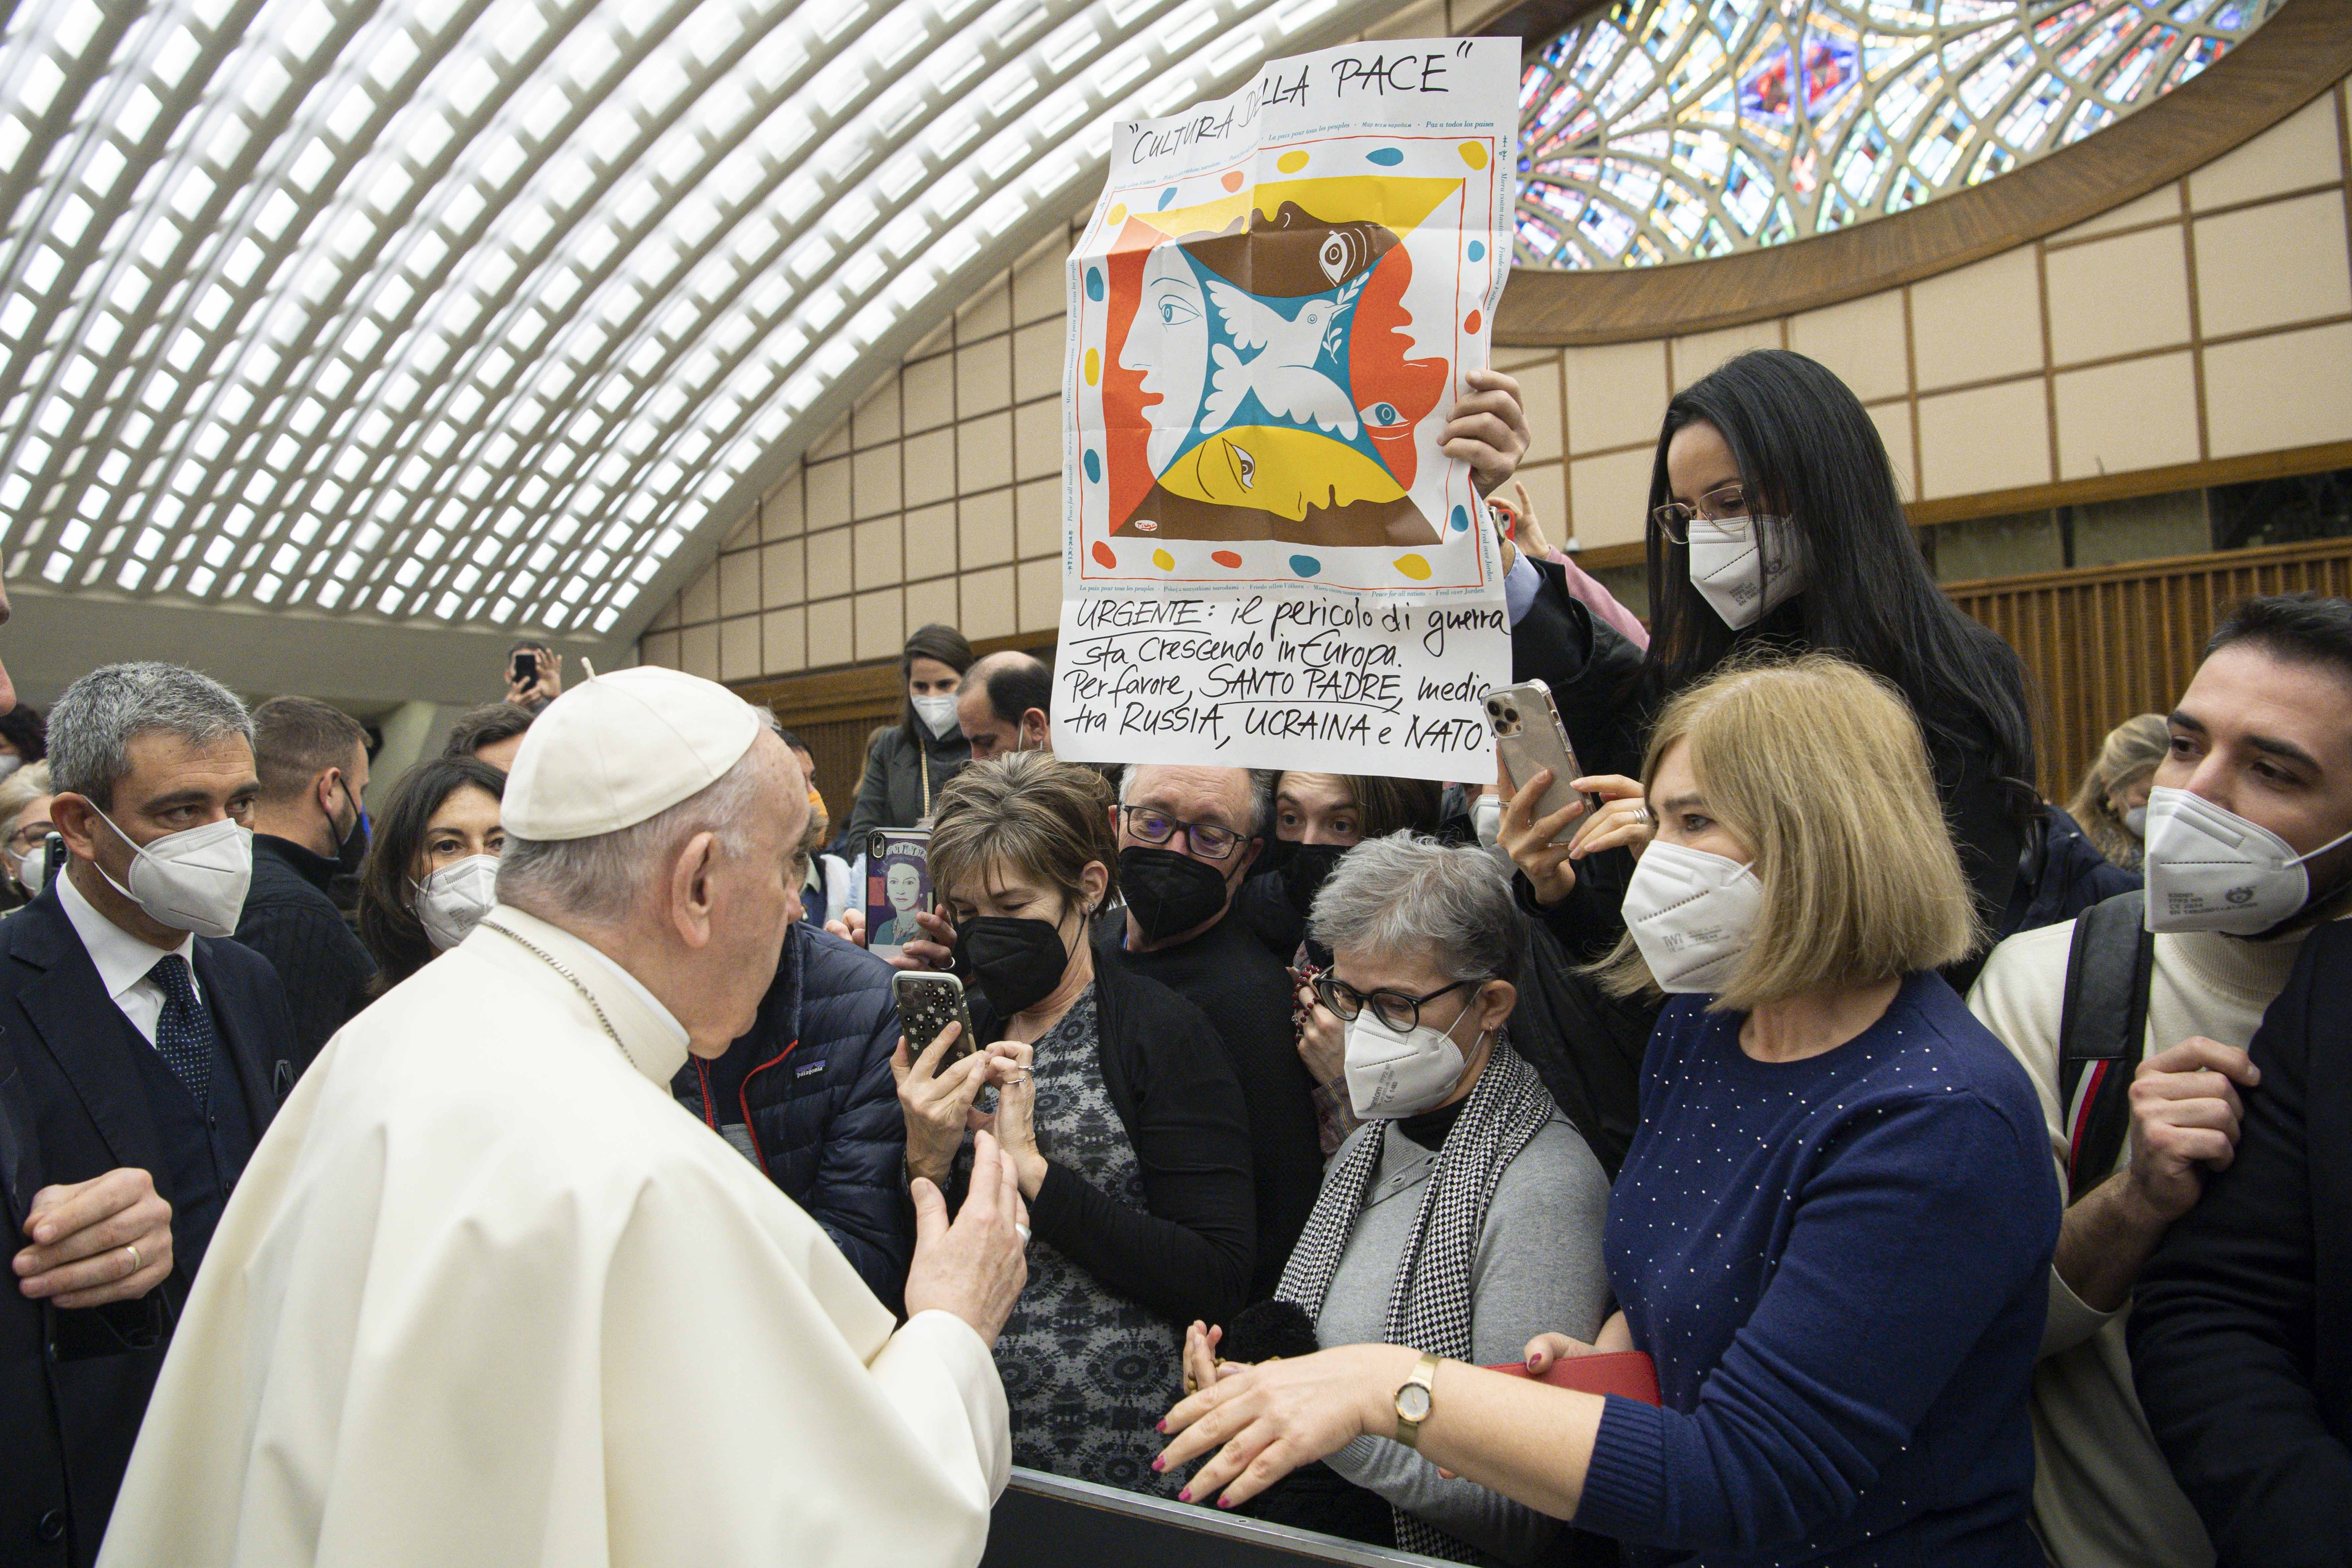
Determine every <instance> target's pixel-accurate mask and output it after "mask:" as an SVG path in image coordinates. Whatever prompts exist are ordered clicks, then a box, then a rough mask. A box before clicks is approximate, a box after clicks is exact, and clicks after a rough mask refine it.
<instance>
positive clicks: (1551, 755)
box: [1483, 680, 1601, 844]
mask: <svg viewBox="0 0 2352 1568" xmlns="http://www.w3.org/2000/svg"><path fill="white" fill-rule="evenodd" d="M1483 700H1484V701H1485V702H1486V722H1487V723H1488V724H1490V725H1492V726H1493V727H1494V731H1495V750H1496V751H1497V752H1500V753H1501V754H1502V758H1503V765H1504V766H1505V767H1507V768H1508V769H1509V770H1510V773H1511V783H1512V784H1513V786H1514V787H1517V786H1523V785H1525V784H1526V783H1527V782H1528V780H1529V779H1531V778H1533V777H1535V776H1536V774H1538V773H1541V772H1543V770H1544V769H1546V768H1549V769H1550V770H1551V774H1552V777H1551V783H1550V784H1549V785H1547V786H1546V787H1545V789H1544V793H1543V798H1542V799H1541V800H1539V801H1538V802H1537V803H1536V816H1538V817H1544V816H1550V815H1551V814H1552V813H1554V812H1556V811H1559V810H1560V809H1561V808H1562V807H1564V806H1567V805H1570V803H1571V802H1575V801H1582V802H1583V803H1584V805H1585V810H1586V811H1587V812H1591V810H1592V809H1594V808H1595V807H1596V806H1598V805H1600V804H1601V803H1600V802H1599V801H1598V800H1596V799H1594V798H1593V797H1592V796H1591V795H1585V794H1582V793H1580V791H1577V790H1573V789H1570V787H1569V781H1570V779H1579V778H1582V777H1583V776H1584V770H1583V768H1581V767H1580V766H1579V765H1578V763H1577V761H1576V748H1575V747H1573V746H1571V745H1570V744H1569V743H1568V727H1567V726H1566V725H1564V724H1562V723H1561V722H1560V721H1559V709H1558V708H1556V707H1554V706H1553V705H1552V700H1551V688H1550V687H1549V686H1547V685H1545V684H1544V683H1543V682H1542V681H1540V680H1528V681H1522V682H1521V683H1520V684H1518V685H1517V686H1498V687H1496V688H1495V689H1493V690H1492V691H1489V692H1487V693H1486V697H1485V698H1484V699H1483ZM1504 804H1505V805H1509V804H1510V801H1509V797H1508V796H1505V797H1504ZM1581 826H1584V818H1583V817H1581V816H1577V817H1572V818H1570V821H1569V824H1568V826H1567V827H1566V829H1564V832H1565V833H1566V834H1567V836H1568V837H1570V838H1572V837H1575V835H1576V830H1577V829H1578V828H1579V827H1581ZM1552 842H1553V843H1555V844H1562V843H1565V842H1567V838H1555V839H1553V840H1552Z"/></svg>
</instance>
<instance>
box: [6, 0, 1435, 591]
mask: <svg viewBox="0 0 2352 1568" xmlns="http://www.w3.org/2000/svg"><path fill="white" fill-rule="evenodd" d="M1337 6H1338V0H1095V3H1092V4H1088V3H1086V0H1003V3H1001V4H996V5H986V4H984V3H983V0H904V3H899V4H895V5H894V4H889V3H887V0H823V3H821V4H798V5H795V4H789V3H786V0H704V3H701V4H696V3H693V0H679V3H675V4H668V5H664V4H662V0H574V3H572V4H568V5H567V4H564V3H563V0H404V3H401V4H369V3H367V0H342V3H338V0H177V3H169V4H157V5H151V6H148V7H146V8H144V9H138V8H133V7H129V6H120V5H110V6H101V5H98V4H96V3H94V0H30V3H27V4H20V5H17V6H16V7H15V9H14V12H13V15H12V16H11V17H10V19H9V22H8V24H7V26H6V30H5V33H0V169H5V171H6V173H5V175H0V193H5V208H0V210H5V212H6V213H7V214H8V217H7V220H6V227H5V231H0V521H5V531H0V558H5V565H6V571H7V574H8V575H9V576H10V577H11V578H13V579H16V580H20V581H28V582H37V583H43V584H52V585H54V586H56V587H57V588H59V589H63V590H76V589H85V588H86V589H93V590H105V591H108V592H111V593H117V594H131V595H156V594H164V595H171V596H173V597H174V598H183V599H194V600H197V601H205V602H213V603H222V604H241V605H268V606H288V607H293V606H299V607H302V608H306V609H310V610H316V611H327V612H332V613H334V614H338V615H351V614H365V615H369V616H383V617H388V618H393V619H397V620H402V621H408V620H417V619H427V620H437V621H442V622H449V623H484V622H487V623H492V624H499V625H517V626H525V625H527V626H543V627H547V628H550V629H557V630H564V629H569V630H574V631H579V632H583V633H585V632H591V631H593V633H596V634H603V633H605V632H607V631H610V630H611V629H612V628H613V627H614V625H615V623H616V622H618V621H620V620H621V618H622V616H623V615H624V613H625V611H626V610H627V608H628V606H629V605H631V603H632V602H633V601H634V600H635V599H636V598H637V597H638V595H640V594H641V593H642V592H643V591H644V588H645V585H646V584H647V583H648V582H649V581H651V580H652V579H653V578H654V577H655V576H656V574H658V573H659V572H660V571H661V569H662V566H663V563H664V562H665V561H667V559H668V558H669V557H670V556H672V555H673V554H674V553H676V552H677V550H678V549H679V547H680V545H681V544H682V543H683V542H685V540H686V539H687V537H688V534H689V533H691V532H692V531H695V530H696V529H697V527H698V525H702V524H704V523H705V522H706V521H709V523H710V524H711V525H713V526H717V525H718V524H719V523H720V522H721V521H732V519H731V518H730V519H726V520H721V519H719V518H714V517H712V516H711V513H712V510H713V509H714V508H715V507H718V506H719V505H721V504H722V503H723V502H725V501H727V500H729V499H730V498H737V499H738V500H739V501H740V497H739V495H738V492H739V491H740V490H741V489H742V488H743V486H744V484H745V482H746V476H747V475H749V474H751V473H752V472H753V470H754V469H755V468H757V467H758V466H759V465H760V464H761V460H762V458H768V457H770V456H771V455H772V452H773V451H774V450H775V449H776V448H777V447H778V444H779V443H780V442H782V441H783V440H784V438H785V437H786V434H787V432H788V431H789V430H791V429H792V428H793V423H794V421H795V419H796V417H798V416H803V415H804V414H806V413H808V411H810V410H811V409H812V408H814V407H816V406H817V405H819V403H820V400H821V399H825V398H827V397H828V396H829V395H836V394H838V392H839V391H840V387H841V384H843V382H844V378H845V377H851V378H853V379H856V378H859V377H863V376H865V375H870V374H872V372H873V370H874V369H876V368H877V367H878V360H879V358H881V357H883V356H884V355H885V353H886V351H887V352H888V353H895V352H896V351H895V349H892V348H891V347H890V343H889V342H887V341H886V340H890V339H891V338H892V337H893V334H894V333H896V334H898V335H899V336H903V335H904V332H903V331H902V329H903V328H905V327H906V325H907V324H908V318H909V317H910V316H915V315H922V316H927V317H930V318H937V317H938V316H940V315H942V314H943V313H944V311H945V310H946V309H947V308H948V307H949V306H950V305H951V304H952V303H953V302H954V301H953V300H951V299H948V298H945V297H943V296H944V292H945V291H946V290H948V289H950V284H951V283H952V282H953V281H954V279H955V278H956V275H957V274H958V272H959V270H960V269H963V268H968V266H969V265H970V264H971V263H972V262H974V261H975V260H976V259H979V258H986V257H989V256H992V255H994V254H995V253H997V252H998V251H1001V250H1002V249H1003V247H1004V244H1005V242H1006V241H1007V239H1008V237H1018V233H1028V234H1031V235H1033V236H1034V233H1035V232H1036V231H1037V228H1038V224H1039V222H1040V220H1041V218H1042V220H1043V221H1044V222H1045V223H1046V224H1047V225H1049V226H1050V225H1054V224H1058V223H1060V222H1061V221H1063V220H1064V219H1065V218H1066V215H1067V214H1068V213H1069V212H1071V211H1072V210H1074V209H1075V208H1076V206H1077V205H1079V204H1080V203H1081V202H1082V201H1083V200H1084V198H1085V195H1087V189H1088V187H1089V185H1090V184H1092V183H1094V182H1098V181H1099V179H1100V178H1101V162H1102V159H1103V158H1104V156H1105V155H1106V153H1107V152H1108V146H1109V140H1110V126H1111V122H1112V121H1113V120H1114V119H1115V118H1116V117H1117V116H1118V115H1120V114H1133V113H1146V114H1151V113H1161V112H1166V111H1167V110H1171V109H1173V108H1176V107H1179V106H1181V104H1183V103H1185V102H1187V101H1190V100H1194V99H1197V98H1200V97H1203V96H1206V95H1210V94H1213V93H1217V92H1222V91H1226V90H1230V89H1231V87H1232V86H1233V85H1234V83H1236V82H1238V81H1240V80H1242V79H1245V78H1246V76H1247V74H1248V73H1249V72H1250V71H1251V70H1253V69H1255V67H1256V66H1257V64H1258V63H1259V62H1261V61H1262V60H1264V59H1265V58H1266V57H1267V56H1268V55H1271V54H1278V53H1283V52H1287V51H1289V50H1291V49H1293V48H1296V47H1313V46H1314V45H1316V44H1318V43H1319V42H1322V41H1325V38H1324V37H1323V36H1324V35H1328V34H1329V33H1330V32H1331V31H1332V28H1333V26H1334V23H1335V22H1336V21H1340V20H1344V21H1345V22H1346V24H1347V25H1348V26H1349V28H1350V29H1355V28H1360V27H1361V26H1364V25H1365V23H1366V21H1367V19H1368V18H1371V17H1377V16H1379V15H1381V14H1383V13H1384V12H1385V11H1387V10H1389V9H1392V8H1393V7H1392V6H1390V5H1371V6H1359V7H1356V8H1354V10H1353V11H1352V12H1351V13H1349V15H1347V16H1345V17H1338V16H1334V13H1335V10H1336V8H1337ZM1016 231H1018V232H1016Z"/></svg>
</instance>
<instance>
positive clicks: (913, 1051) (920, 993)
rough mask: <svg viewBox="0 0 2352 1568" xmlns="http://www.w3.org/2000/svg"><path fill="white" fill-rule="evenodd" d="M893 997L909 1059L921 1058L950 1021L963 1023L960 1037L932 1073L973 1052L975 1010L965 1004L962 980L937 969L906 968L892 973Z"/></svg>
mask: <svg viewBox="0 0 2352 1568" xmlns="http://www.w3.org/2000/svg"><path fill="white" fill-rule="evenodd" d="M890 996H891V999H892V1000H893V1001H895V1002H896V1003H898V1027H899V1029H900V1031H901V1032H902V1033H903V1034H905V1036H906V1037H907V1056H908V1060H910V1061H917V1060H919V1059H920V1058H921V1057H922V1055H923V1053H924V1052H926V1051H928V1050H929V1049H930V1048H931V1046H932V1043H933V1042H935V1041H936V1040H938V1039H939V1037H940V1036H941V1035H943V1034H945V1033H947V1029H948V1026H949V1025H950V1024H954V1025H957V1026H960V1027H959V1029H958V1032H957V1035H956V1037H955V1038H954V1039H953V1040H951V1041H950V1042H949V1043H948V1047H947V1050H946V1052H945V1054H943V1055H942V1056H941V1057H940V1059H939V1061H938V1063H937V1064H936V1065H935V1066H934V1067H933V1068H932V1069H931V1076H932V1077H934V1078H936V1077H938V1076H939V1075H940V1073H942V1072H944V1071H946V1070H947V1069H948V1068H950V1067H951V1066H953V1065H954V1064H955V1063H957V1062H960V1061H961V1060H963V1058H966V1057H968V1056H970V1055H971V1053H972V1033H971V1011H970V1010H969V1009H968V1008H967V1007H966V1006H965V1005H964V996H963V982H962V981H961V980H958V979H957V978H956V977H955V976H954V975H952V974H944V973H940V972H939V971H937V970H926V969H902V970H900V971H898V973H896V974H893V975H892V976H890Z"/></svg>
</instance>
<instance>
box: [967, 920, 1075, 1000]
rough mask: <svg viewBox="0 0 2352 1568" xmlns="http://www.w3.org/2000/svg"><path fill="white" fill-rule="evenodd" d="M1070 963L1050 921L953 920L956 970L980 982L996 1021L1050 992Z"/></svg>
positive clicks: (1057, 932) (1043, 998) (1067, 952)
mask: <svg viewBox="0 0 2352 1568" xmlns="http://www.w3.org/2000/svg"><path fill="white" fill-rule="evenodd" d="M1069 966H1070V952H1069V949H1067V948H1066V947H1064V946H1063V945H1062V933H1061V931H1059V930H1058V929H1057V928H1056V927H1055V925H1054V922H1053V921H1038V920H1028V919H1024V918H1021V917H1017V916H1013V915H977V916H974V917H973V918H972V919H971V920H968V921H959V922H958V923H957V926H956V941H955V967H956V973H958V974H960V975H961V976H962V977H963V979H964V981H965V982H966V983H967V984H971V985H976V986H978V987H979V988H980V994H982V995H983V996H985V997H987V998H988V1005H990V1006H991V1007H992V1008H994V1009H995V1010H996V1014H997V1017H998V1020H999V1021H1000V1022H1002V1021H1003V1020H1005V1019H1009V1018H1011V1017H1012V1016H1013V1015H1014V1014H1016V1013H1025V1012H1027V1011H1028V1010H1029V1009H1030V1008H1032V1007H1034V1006H1035V1005H1037V1004H1038V1003H1040V1002H1043V1001H1044V1000H1045V998H1046V997H1047V996H1048V995H1050V994H1053V990H1054V987H1055V986H1056V985H1058V984H1061V983H1062V974H1063V972H1064V971H1066V970H1067V969H1068V968H1069Z"/></svg>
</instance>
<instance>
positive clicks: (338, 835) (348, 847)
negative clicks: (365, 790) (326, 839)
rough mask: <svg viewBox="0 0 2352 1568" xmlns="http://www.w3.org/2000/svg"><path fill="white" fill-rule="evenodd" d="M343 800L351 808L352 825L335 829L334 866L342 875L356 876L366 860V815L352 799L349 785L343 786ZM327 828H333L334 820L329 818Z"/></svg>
mask: <svg viewBox="0 0 2352 1568" xmlns="http://www.w3.org/2000/svg"><path fill="white" fill-rule="evenodd" d="M343 799H344V801H345V802H346V803H347V804H349V805H350V806H351V808H352V825H351V826H349V827H336V828H335V865H336V867H337V868H339V869H341V871H342V872H343V874H344V875H346V876H357V875H358V874H359V869H360V867H361V866H362V864H364V863H365V862H366V860H367V852H368V819H367V813H366V812H364V811H362V810H361V809H360V803H359V802H358V801H357V800H354V799H352V786H351V785H349V784H345V785H344V786H343ZM327 826H329V827H334V826H335V819H334V818H333V817H329V818H328V819H327Z"/></svg>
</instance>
